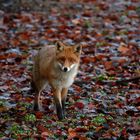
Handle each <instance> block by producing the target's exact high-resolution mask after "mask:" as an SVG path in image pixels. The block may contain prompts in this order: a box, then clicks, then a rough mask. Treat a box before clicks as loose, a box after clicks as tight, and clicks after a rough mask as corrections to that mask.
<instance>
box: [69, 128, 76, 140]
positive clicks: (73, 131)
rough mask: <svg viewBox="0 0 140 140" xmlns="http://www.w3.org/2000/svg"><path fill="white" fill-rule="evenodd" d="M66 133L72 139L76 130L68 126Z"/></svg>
mask: <svg viewBox="0 0 140 140" xmlns="http://www.w3.org/2000/svg"><path fill="white" fill-rule="evenodd" d="M68 135H69V136H68V138H69V139H72V138H74V137H76V136H77V132H76V131H75V129H72V128H69V129H68Z"/></svg>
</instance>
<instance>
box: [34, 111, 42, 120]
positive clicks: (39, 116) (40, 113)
mask: <svg viewBox="0 0 140 140" xmlns="http://www.w3.org/2000/svg"><path fill="white" fill-rule="evenodd" d="M35 115H36V118H37V119H42V117H43V113H42V112H39V111H38V112H36V113H35Z"/></svg>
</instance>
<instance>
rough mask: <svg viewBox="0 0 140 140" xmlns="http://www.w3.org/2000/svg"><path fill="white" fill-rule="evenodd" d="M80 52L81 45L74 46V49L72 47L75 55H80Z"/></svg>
mask: <svg viewBox="0 0 140 140" xmlns="http://www.w3.org/2000/svg"><path fill="white" fill-rule="evenodd" d="M81 50H82V45H80V44H79V45H76V46H75V47H74V51H75V52H76V53H79V54H80V53H81Z"/></svg>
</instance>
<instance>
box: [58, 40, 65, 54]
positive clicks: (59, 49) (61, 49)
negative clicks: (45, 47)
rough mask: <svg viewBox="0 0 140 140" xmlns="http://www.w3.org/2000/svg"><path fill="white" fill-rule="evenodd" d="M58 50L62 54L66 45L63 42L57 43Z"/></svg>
mask: <svg viewBox="0 0 140 140" xmlns="http://www.w3.org/2000/svg"><path fill="white" fill-rule="evenodd" d="M56 48H57V51H58V52H61V51H63V50H64V44H63V43H62V42H61V41H58V42H56Z"/></svg>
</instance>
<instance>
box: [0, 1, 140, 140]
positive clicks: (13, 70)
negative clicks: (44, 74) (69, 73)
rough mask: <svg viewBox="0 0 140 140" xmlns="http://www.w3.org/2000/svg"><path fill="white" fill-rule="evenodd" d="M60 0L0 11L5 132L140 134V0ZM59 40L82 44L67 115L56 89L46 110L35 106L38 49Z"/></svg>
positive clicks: (22, 135) (0, 124)
mask: <svg viewBox="0 0 140 140" xmlns="http://www.w3.org/2000/svg"><path fill="white" fill-rule="evenodd" d="M58 3H60V4H61V6H60V7H57V6H55V5H54V7H51V8H50V11H49V13H48V14H47V13H44V12H33V11H30V12H26V10H25V11H21V12H20V13H7V12H4V11H1V12H0V13H1V17H0V36H1V41H0V67H1V69H0V72H1V80H0V112H1V113H0V139H7V138H10V139H39V138H41V139H50V140H51V139H68V140H71V139H80V140H89V139H114V140H115V139H135V140H138V139H140V119H139V116H140V113H139V112H140V83H139V79H140V75H139V74H140V72H139V70H140V61H139V60H140V51H139V49H140V41H139V35H140V32H139V12H138V9H139V4H140V3H139V1H138V0H133V1H115V2H114V1H112V0H107V1H106V2H101V1H91V0H88V1H73V2H72V3H71V1H70V2H66V1H60V2H58ZM57 40H63V41H64V42H67V43H69V44H75V43H81V44H83V53H82V56H81V65H80V70H79V73H78V76H77V78H76V80H75V82H74V84H73V85H72V87H71V88H70V90H69V94H68V99H67V102H66V119H64V120H63V121H62V122H60V121H58V120H57V116H56V113H55V111H54V107H52V104H53V101H52V93H51V91H50V90H48V91H44V92H43V94H44V95H45V98H43V103H44V108H45V112H34V111H33V110H32V107H33V100H34V93H33V92H31V91H30V81H31V69H32V56H33V54H34V53H36V50H38V49H39V48H40V47H42V46H43V45H47V44H54V42H55V41H57Z"/></svg>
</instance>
